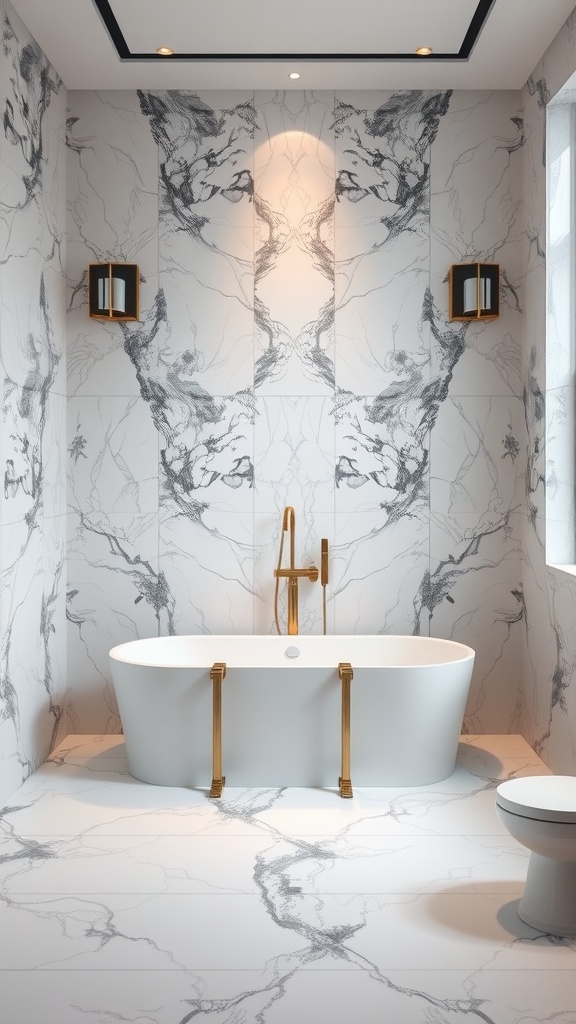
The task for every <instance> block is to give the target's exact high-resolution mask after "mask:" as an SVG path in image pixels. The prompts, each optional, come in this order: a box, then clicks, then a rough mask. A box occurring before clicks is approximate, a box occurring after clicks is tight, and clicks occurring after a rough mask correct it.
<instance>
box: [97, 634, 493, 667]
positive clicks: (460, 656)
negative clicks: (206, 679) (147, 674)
mask: <svg viewBox="0 0 576 1024" xmlns="http://www.w3.org/2000/svg"><path fill="white" fill-rule="evenodd" d="M258 640H265V641H266V642H267V645H268V646H269V647H271V648H272V647H274V648H277V649H275V650H274V658H272V656H269V657H268V658H267V659H266V660H261V659H255V658H252V659H250V658H249V657H247V656H246V655H247V654H248V653H249V652H246V653H245V654H244V657H242V658H240V657H238V658H236V659H235V658H234V657H230V651H229V649H228V650H227V651H226V652H225V653H226V654H227V657H226V658H225V659H223V658H222V654H223V652H222V647H224V646H228V645H229V646H231V647H232V648H233V647H234V645H236V647H239V648H247V647H250V649H252V650H253V645H254V642H255V641H258ZM347 640H350V642H351V643H350V646H351V647H352V646H356V647H357V646H358V645H360V644H361V643H362V642H363V641H365V642H366V643H367V644H368V645H372V646H373V645H375V644H376V645H377V644H378V643H379V642H380V644H381V646H382V647H385V644H386V642H387V641H391V642H392V644H395V643H396V642H398V643H397V646H399V644H400V642H404V643H405V644H406V645H407V646H408V645H409V644H414V645H416V646H420V645H422V644H426V645H428V646H429V647H431V648H432V649H434V648H437V649H438V653H441V651H442V650H444V651H445V652H446V653H448V652H450V653H451V654H452V657H444V658H439V659H438V660H426V661H418V660H412V659H410V660H408V659H405V660H400V661H396V660H393V659H386V657H385V651H383V655H384V657H382V658H380V659H379V660H375V659H373V658H372V659H370V660H367V659H365V658H360V659H359V658H358V657H356V659H353V658H352V657H348V654H346V651H344V652H343V651H340V654H345V655H346V656H345V657H341V658H338V657H334V658H330V657H328V656H324V657H323V658H322V660H321V661H314V660H312V661H310V660H309V658H306V656H305V655H306V648H311V649H312V652H313V653H315V652H317V650H318V649H320V648H325V649H326V651H329V650H330V645H331V646H332V647H335V646H338V647H341V646H344V647H345V644H346V641H347ZM187 641H188V642H190V646H191V651H190V654H193V653H194V648H193V643H194V642H197V641H204V642H207V641H210V642H211V643H212V644H213V649H214V657H213V658H208V657H201V656H199V655H197V656H195V657H191V656H190V655H189V654H188V653H186V656H184V654H182V655H181V656H180V657H178V658H175V657H174V655H172V656H171V657H168V656H167V655H166V654H164V655H163V656H162V653H161V652H162V651H163V650H164V649H166V648H167V649H169V648H170V647H171V646H174V643H175V642H179V645H181V646H182V647H184V645H185V644H186V642H187ZM219 643H220V644H221V649H220V651H219V650H218V644H219ZM294 646H295V647H299V648H300V647H302V648H303V650H302V651H301V656H299V657H296V658H291V657H288V656H286V649H287V648H289V647H294ZM147 647H150V648H152V649H154V648H158V651H159V653H158V654H156V653H153V654H152V653H150V654H147V655H145V654H144V652H145V651H146V648H147ZM138 651H140V653H138ZM200 653H201V652H200ZM309 653H310V652H309ZM348 653H349V654H350V655H352V654H353V653H357V652H353V651H349V652H348ZM282 655H284V656H283V657H282ZM475 656H476V652H475V651H474V649H473V648H472V647H469V646H468V645H467V644H464V643H461V642H460V641H458V640H447V639H444V638H443V637H425V636H412V635H410V634H403V633H398V634H397V633H393V634H392V633H391V634H373V633H369V634H358V633H357V634H354V633H353V634H330V635H328V636H323V635H298V636H291V637H288V636H285V635H282V636H275V635H273V634H272V635H271V634H267V633H265V634H258V633H254V634H251V633H242V634H234V633H228V634H222V633H212V634H206V633H192V634H181V635H173V636H156V637H141V638H138V639H135V640H127V641H125V642H124V643H121V644H116V645H115V646H114V647H112V648H111V649H110V651H109V657H110V658H111V659H112V660H113V661H116V662H118V663H120V664H125V665H133V666H135V667H138V668H161V669H197V668H203V669H208V668H210V667H211V665H212V664H213V662H214V661H221V660H225V661H226V665H227V667H228V668H230V669H234V668H254V669H270V670H272V669H273V670H280V669H287V670H290V669H292V670H297V669H298V668H300V669H315V668H332V667H336V666H337V664H338V661H339V660H342V661H344V660H348V661H351V662H352V665H353V667H354V665H355V666H356V667H357V668H359V669H360V668H362V669H393V670H394V671H404V670H410V671H414V670H426V669H432V668H439V667H442V666H444V665H445V666H448V665H463V664H465V663H466V662H469V661H474V659H475Z"/></svg>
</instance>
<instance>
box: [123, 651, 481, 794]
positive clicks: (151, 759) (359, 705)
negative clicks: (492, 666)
mask: <svg viewBox="0 0 576 1024" xmlns="http://www.w3.org/2000/svg"><path fill="white" fill-rule="evenodd" d="M289 648H297V650H298V652H299V653H298V656H296V657H289V656H287V654H286V651H287V650H288V649H289ZM110 661H111V666H112V679H113V683H114V689H115V691H116V698H117V701H118V708H119V711H120V717H121V720H122V726H123V729H124V738H125V743H126V751H127V756H128V768H129V771H130V773H131V774H132V775H134V776H135V777H136V778H138V779H141V780H142V781H144V782H151V783H155V784H157V785H160V786H190V787H205V786H209V785H210V781H211V768H212V683H211V680H210V669H211V667H212V665H213V663H214V662H225V663H226V667H227V674H226V678H225V679H224V681H223V683H222V751H223V753H222V761H223V764H222V769H223V773H224V775H225V776H226V785H227V786H274V787H276V786H323V787H337V785H338V776H339V774H340V756H341V751H340V737H341V732H340V729H341V725H340V721H341V719H340V715H341V684H340V678H339V675H338V664H339V662H350V663H351V665H352V669H353V672H354V678H353V680H352V684H351V773H350V774H351V779H352V783H353V784H354V785H356V786H421V785H428V784H430V783H432V782H438V781H440V780H441V779H445V778H447V777H448V776H449V775H451V774H452V772H453V771H454V765H455V760H456V752H457V748H458V739H459V735H460V730H461V726H462V718H463V715H464V709H465V705H466V699H467V696H468V690H469V686H470V679H471V676H472V668H473V664H474V651H473V650H472V649H471V648H470V647H466V646H464V645H463V644H459V643H454V642H453V641H450V640H437V639H432V638H428V637H411V636H296V637H286V636H179V637H176V636H174V637H154V638H151V639H148V640H134V641H132V642H129V643H125V644H120V645H119V646H118V647H114V648H113V649H112V650H111V651H110Z"/></svg>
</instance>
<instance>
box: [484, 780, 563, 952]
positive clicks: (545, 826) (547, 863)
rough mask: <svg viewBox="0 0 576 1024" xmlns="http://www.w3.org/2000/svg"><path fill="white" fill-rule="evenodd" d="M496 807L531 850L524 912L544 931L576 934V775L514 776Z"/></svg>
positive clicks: (499, 794) (524, 916)
mask: <svg viewBox="0 0 576 1024" xmlns="http://www.w3.org/2000/svg"><path fill="white" fill-rule="evenodd" d="M496 811H497V814H498V817H499V818H500V821H502V823H503V824H504V825H505V826H506V828H507V829H508V831H509V832H510V833H511V835H513V836H514V839H516V840H518V842H519V843H522V844H523V846H527V847H528V849H529V850H531V851H532V852H531V854H530V861H529V863H528V874H527V876H526V885H525V888H524V895H523V896H522V899H521V901H520V906H519V907H518V915H519V917H521V918H522V920H523V921H525V922H526V924H529V925H531V927H532V928H538V929H539V930H540V931H543V932H551V933H552V934H553V935H576V777H574V776H572V775H532V776H528V777H527V778H523V779H509V780H508V782H502V783H501V784H500V785H499V786H498V788H497V790H496Z"/></svg>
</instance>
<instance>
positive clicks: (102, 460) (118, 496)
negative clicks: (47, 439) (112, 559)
mask: <svg viewBox="0 0 576 1024" xmlns="http://www.w3.org/2000/svg"><path fill="white" fill-rule="evenodd" d="M68 417H69V438H70V440H69V462H68V466H69V497H68V500H69V503H70V505H71V506H72V507H74V508H81V509H82V511H83V512H86V513H87V514H89V513H91V512H104V513H115V512H134V513H139V514H141V515H145V514H147V513H155V512H157V511H158V432H157V430H156V428H155V426H154V424H153V422H152V418H151V416H150V408H149V406H148V404H147V403H146V402H144V401H143V400H142V399H141V398H136V397H132V398H120V397H117V396H111V397H106V398H89V397H87V396H85V395H83V396H82V397H74V398H71V399H70V400H69V402H68Z"/></svg>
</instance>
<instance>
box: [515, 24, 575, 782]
mask: <svg viewBox="0 0 576 1024" xmlns="http://www.w3.org/2000/svg"><path fill="white" fill-rule="evenodd" d="M575 70H576V16H575V14H574V13H573V14H572V15H571V16H570V18H569V19H568V21H567V22H566V24H565V26H564V28H563V29H562V31H561V32H560V33H559V34H558V36H557V37H556V39H555V41H554V42H553V44H552V45H551V47H550V48H549V50H548V51H547V52H546V54H545V55H544V57H543V58H542V61H541V62H540V64H539V65H538V67H537V68H536V69H535V71H534V73H533V75H532V76H531V78H530V79H529V81H528V83H527V85H526V88H525V89H524V94H523V105H524V113H525V139H526V142H525V146H524V147H523V157H522V159H523V171H522V174H523V191H524V195H525V202H526V234H525V238H524V245H523V250H524V251H523V262H524V264H525V266H526V287H525V321H524V325H525V326H524V344H523V348H524V393H525V412H526V423H527V427H528V449H527V464H526V484H527V493H526V512H527V514H526V520H525V532H524V545H525V559H526V561H525V572H524V590H523V592H524V601H525V628H526V637H527V643H526V645H525V648H524V651H525V655H524V669H523V677H524V681H525V684H524V699H523V702H524V705H525V710H524V713H523V716H522V720H521V724H522V730H523V732H524V734H525V736H526V738H527V739H528V740H529V742H530V743H531V744H532V745H533V746H534V749H535V750H536V752H537V753H538V754H540V756H541V757H542V758H543V759H544V760H545V761H546V762H547V763H548V764H549V765H550V767H551V768H552V769H553V770H554V771H555V772H558V773H562V772H565V773H566V774H574V773H575V771H576V632H575V628H574V627H575V623H576V578H575V577H574V575H572V574H570V573H567V572H563V571H561V570H559V569H556V568H553V567H550V566H548V567H547V565H546V557H545V548H546V544H547V546H548V552H549V558H550V560H554V561H561V560H564V559H566V560H567V561H573V560H574V555H573V552H574V525H575V524H574V519H573V511H572V510H573V494H572V495H571V494H570V493H569V492H570V490H571V480H572V477H573V460H574V449H573V438H574V429H573V426H572V429H570V424H571V423H572V424H573V422H574V384H575V382H574V355H573V352H572V351H570V350H569V349H568V350H567V345H569V344H570V338H569V336H567V335H566V332H562V331H561V330H558V329H557V328H558V315H559V310H558V304H557V300H556V292H557V289H556V290H555V291H554V292H551V294H550V297H549V307H550V313H551V315H553V317H554V322H553V325H552V326H553V330H552V332H551V336H550V344H549V346H548V352H547V348H546V265H545V259H546V106H547V104H548V103H550V101H551V100H554V97H556V96H557V94H558V92H559V90H560V89H561V88H562V87H563V86H564V84H565V83H566V82H567V81H568V79H569V78H570V76H571V75H572V74H573V73H574V71H575ZM550 155H551V159H554V158H555V157H556V156H557V146H556V141H555V140H553V142H552V146H551V152H550ZM573 293H574V284H573V283H572V294H573ZM572 317H573V312H572ZM547 438H548V445H547V443H546V442H547ZM561 438H564V439H566V438H570V442H569V443H564V444H563V443H559V439H561ZM546 489H547V492H546ZM547 505H548V515H549V518H548V521H547V520H546V508H547ZM552 515H554V518H553V519H552Z"/></svg>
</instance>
